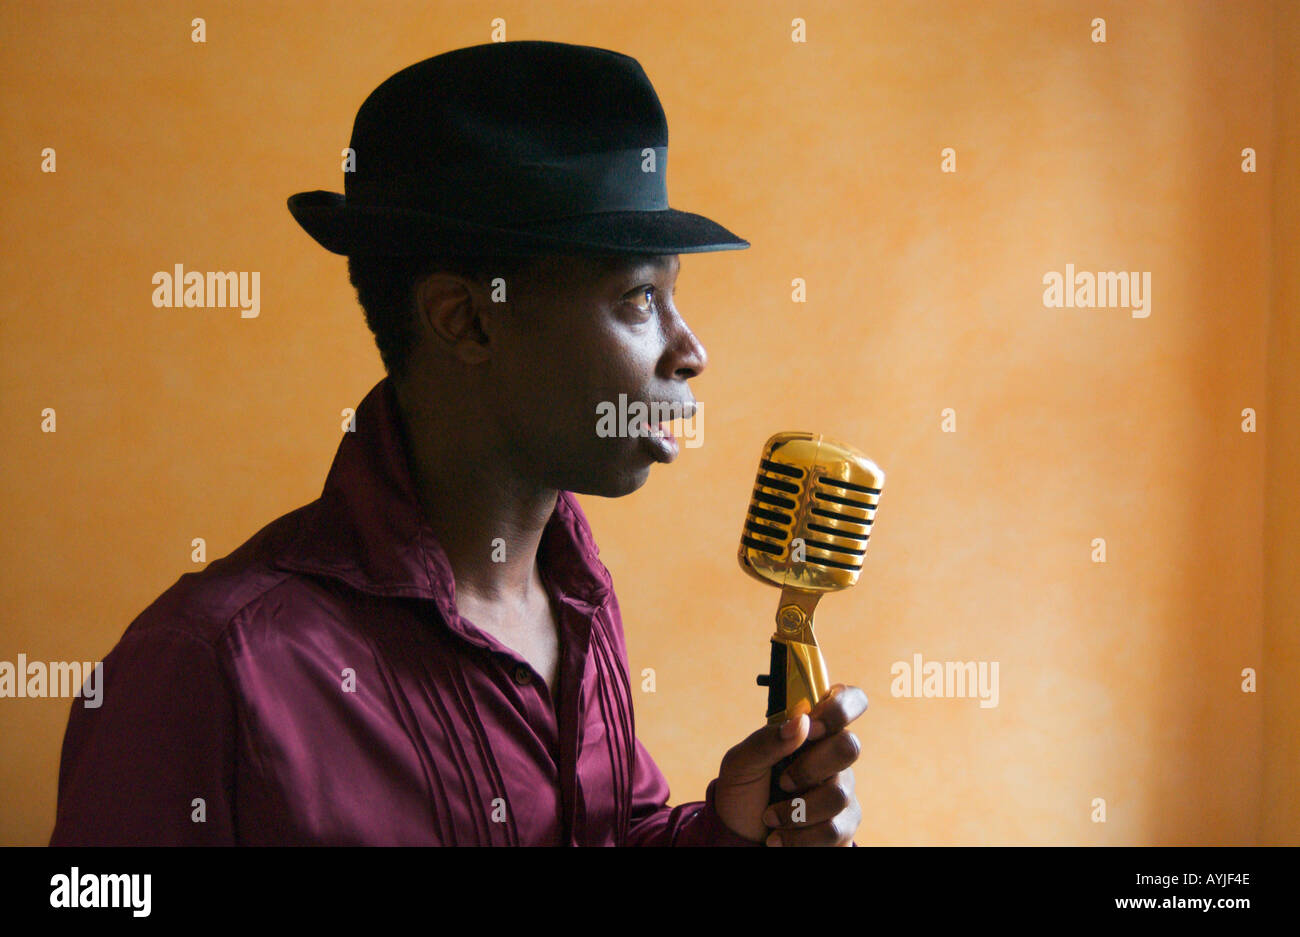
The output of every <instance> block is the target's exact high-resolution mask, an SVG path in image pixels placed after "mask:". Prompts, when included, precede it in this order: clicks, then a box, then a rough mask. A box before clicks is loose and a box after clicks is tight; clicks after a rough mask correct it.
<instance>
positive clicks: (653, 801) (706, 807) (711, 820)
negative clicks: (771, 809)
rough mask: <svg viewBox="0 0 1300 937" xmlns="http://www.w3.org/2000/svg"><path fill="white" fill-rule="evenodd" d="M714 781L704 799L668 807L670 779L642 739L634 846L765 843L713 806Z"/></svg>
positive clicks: (631, 832) (632, 820)
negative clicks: (741, 832) (735, 829)
mask: <svg viewBox="0 0 1300 937" xmlns="http://www.w3.org/2000/svg"><path fill="white" fill-rule="evenodd" d="M714 783H715V782H713V781H710V782H709V787H708V790H707V792H706V793H705V797H704V800H702V801H694V802H691V803H686V804H681V805H679V806H677V807H669V806H668V795H669V791H668V780H667V779H666V778H665V777H664V775H663V772H661V771H660V770H659V766H658V765H656V764H655V763H654V759H653V758H651V757H650V753H649V752H648V751H646V750H645V746H643V745H642V744H641V741H640V740H639V739H638V740H637V743H636V768H635V773H634V775H633V779H632V814H631V818H630V822H629V824H628V845H631V846H761V845H762V843H759V842H755V841H754V840H751V839H745V837H743V836H741V835H739V834H737V833H734V832H732V830H731V828H730V827H728V826H727V825H726V824H725V823H723V822H722V818H721V817H720V816H718V812H717V810H715V809H714V806H713V786H714Z"/></svg>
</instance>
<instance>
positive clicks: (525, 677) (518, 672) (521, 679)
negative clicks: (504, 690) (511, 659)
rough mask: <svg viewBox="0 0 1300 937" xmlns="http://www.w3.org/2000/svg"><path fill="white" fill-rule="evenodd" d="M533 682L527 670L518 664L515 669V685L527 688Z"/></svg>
mask: <svg viewBox="0 0 1300 937" xmlns="http://www.w3.org/2000/svg"><path fill="white" fill-rule="evenodd" d="M532 682H533V675H532V674H530V673H529V672H528V668H527V667H525V666H524V665H523V664H520V665H519V666H518V667H516V668H515V683H517V684H519V685H520V686H528V684H530V683H532Z"/></svg>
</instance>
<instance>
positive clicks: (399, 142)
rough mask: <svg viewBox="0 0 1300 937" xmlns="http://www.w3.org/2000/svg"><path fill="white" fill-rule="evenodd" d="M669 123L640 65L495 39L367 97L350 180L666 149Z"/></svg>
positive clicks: (398, 77) (581, 49)
mask: <svg viewBox="0 0 1300 937" xmlns="http://www.w3.org/2000/svg"><path fill="white" fill-rule="evenodd" d="M667 145H668V122H667V119H666V118H665V116H664V111H663V107H662V106H661V105H660V103H659V98H658V96H657V95H656V94H655V91H654V87H653V86H652V85H651V83H650V80H649V78H648V77H647V76H646V74H645V72H644V70H643V69H642V68H641V65H640V63H638V62H637V61H636V59H633V58H631V57H630V56H626V55H623V54H621V53H618V52H613V51H610V50H607V49H597V48H593V47H590V46H580V45H572V44H569V43H561V42H546V41H541V40H523V41H515V42H493V43H485V44H483V45H477V46H470V47H468V48H464V49H456V50H453V51H451V52H446V53H443V54H442V55H436V56H434V57H432V58H429V59H425V60H424V61H422V62H418V63H416V64H415V65H411V66H409V67H407V68H405V69H403V70H402V71H400V72H397V73H396V74H395V75H393V76H392V77H390V78H389V79H387V80H386V81H384V82H383V83H382V84H381V85H379V87H377V88H376V89H375V90H374V91H373V92H371V94H370V95H369V96H368V97H367V98H366V100H365V102H364V103H363V104H362V105H361V108H360V110H359V111H358V112H357V117H356V121H355V123H354V124H353V128H352V148H353V150H354V151H355V153H356V171H355V173H349V174H348V178H347V180H346V181H347V182H352V181H353V178H352V177H353V176H355V177H356V180H368V179H375V178H392V177H396V176H410V175H416V174H420V175H423V174H436V173H437V171H438V170H439V169H444V168H447V167H452V166H464V165H471V164H477V165H479V166H482V165H483V164H487V165H491V166H497V167H501V168H502V169H503V170H508V168H509V167H511V166H513V165H518V164H528V163H529V162H530V161H533V160H541V159H547V158H552V159H553V158H555V157H563V156H571V155H578V154H587V153H600V152H611V151H618V150H626V149H632V148H643V147H651V148H658V147H666V146H667Z"/></svg>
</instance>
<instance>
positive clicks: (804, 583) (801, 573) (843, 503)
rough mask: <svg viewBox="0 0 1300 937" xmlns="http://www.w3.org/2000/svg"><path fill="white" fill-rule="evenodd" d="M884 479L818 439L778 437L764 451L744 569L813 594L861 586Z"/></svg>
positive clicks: (844, 449)
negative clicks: (861, 576)
mask: <svg viewBox="0 0 1300 937" xmlns="http://www.w3.org/2000/svg"><path fill="white" fill-rule="evenodd" d="M884 481H885V474H884V472H882V471H881V470H880V468H879V467H878V466H877V465H876V464H875V463H874V462H872V461H871V460H870V459H868V458H867V457H866V456H864V455H863V454H862V453H860V452H858V451H857V450H856V449H853V448H852V447H850V446H846V445H844V444H843V443H838V442H835V441H833V440H830V439H827V438H825V437H824V436H822V435H821V434H819V433H805V432H785V433H777V434H776V435H775V436H773V437H772V438H771V439H769V440H768V441H767V443H766V445H764V447H763V455H762V457H761V458H760V460H759V467H758V474H757V476H756V477H755V479H754V490H753V493H752V495H751V497H750V501H749V509H748V511H747V512H746V514H745V524H744V530H743V531H742V532H741V538H740V551H739V553H738V554H737V556H738V559H739V561H740V566H741V568H742V569H744V570H745V572H746V573H748V574H749V575H751V576H753V577H755V578H756V579H759V580H761V581H763V582H767V583H770V584H772V585H777V586H781V587H787V586H788V587H792V588H796V589H802V590H805V591H808V592H830V591H834V590H837V589H846V588H848V587H849V586H852V585H854V584H855V583H856V582H857V581H858V575H859V574H860V573H861V572H862V563H863V560H864V558H865V555H866V550H867V542H868V541H869V539H870V537H871V527H872V524H873V523H874V522H875V514H876V506H877V504H878V503H879V500H880V493H881V489H882V487H883V485H884Z"/></svg>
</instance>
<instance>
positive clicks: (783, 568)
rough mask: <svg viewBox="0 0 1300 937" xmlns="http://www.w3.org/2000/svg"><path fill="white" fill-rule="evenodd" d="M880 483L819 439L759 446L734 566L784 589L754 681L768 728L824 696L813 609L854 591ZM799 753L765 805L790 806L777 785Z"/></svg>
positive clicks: (860, 462)
mask: <svg viewBox="0 0 1300 937" xmlns="http://www.w3.org/2000/svg"><path fill="white" fill-rule="evenodd" d="M884 483H885V473H884V472H882V471H881V470H880V468H879V467H878V466H877V465H876V464H875V463H874V462H872V461H871V460H870V459H868V458H867V457H866V456H864V455H863V454H862V453H860V452H858V451H857V450H856V449H853V448H852V447H850V446H846V445H844V444H843V443H838V442H834V441H833V440H830V439H827V438H826V437H825V436H822V435H821V434H820V433H800V432H788V433H777V434H776V435H775V436H773V437H772V438H771V439H769V440H768V441H767V444H766V445H764V446H763V455H762V458H761V459H760V460H759V468H758V477H757V479H756V480H755V483H754V493H753V496H752V497H751V498H750V501H749V510H748V512H747V513H746V515H745V529H744V531H743V532H742V534H741V537H740V552H739V553H738V554H737V557H738V559H739V560H740V567H741V569H743V570H744V571H745V572H747V573H749V575H751V576H753V577H754V578H755V579H758V580H759V581H760V582H765V583H767V584H768V585H773V586H779V587H780V589H781V598H780V601H779V602H778V604H777V611H776V633H775V634H773V635H772V657H771V663H770V667H769V670H768V673H766V674H760V675H759V678H758V685H759V686H765V687H767V722H768V725H772V724H775V723H782V722H785V720H787V719H791V718H794V717H796V716H797V715H798V714H799V713H806V712H808V711H809V710H811V709H812V708H813V707H814V706H816V705H817V703H818V702H819V701H820V700H822V699H823V698H825V697H826V696H827V694H828V693H829V691H830V680H829V679H828V678H827V676H826V662H825V660H823V659H822V653H821V649H820V648H818V647H817V639H816V637H815V636H814V635H813V628H812V626H813V610H814V609H815V608H816V607H817V602H818V601H819V600H820V599H821V597H822V595H823V594H825V593H827V592H836V591H838V590H840V589H847V588H849V587H850V586H852V585H855V584H856V583H857V581H858V575H859V574H860V573H861V572H862V562H863V559H864V557H865V555H866V552H867V540H868V539H869V538H870V536H871V525H872V523H873V522H874V521H875V516H876V506H877V504H878V503H879V501H880V491H881V488H882V487H883V486H884ZM797 754H798V752H795V753H794V754H791V755H788V756H787V757H786V758H784V759H782V760H781V762H780V763H779V764H778V765H776V766H775V767H774V768H773V769H772V780H771V801H770V802H771V803H776V802H777V801H782V800H789V798H790V795H789V794H787V793H786V792H784V791H782V790H781V788H780V787H779V786H778V785H777V779H778V778H780V776H781V773H782V772H784V771H785V769H786V768H787V767H788V766H789V764H790V762H791V761H793V760H794V758H795V756H796V755H797Z"/></svg>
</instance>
